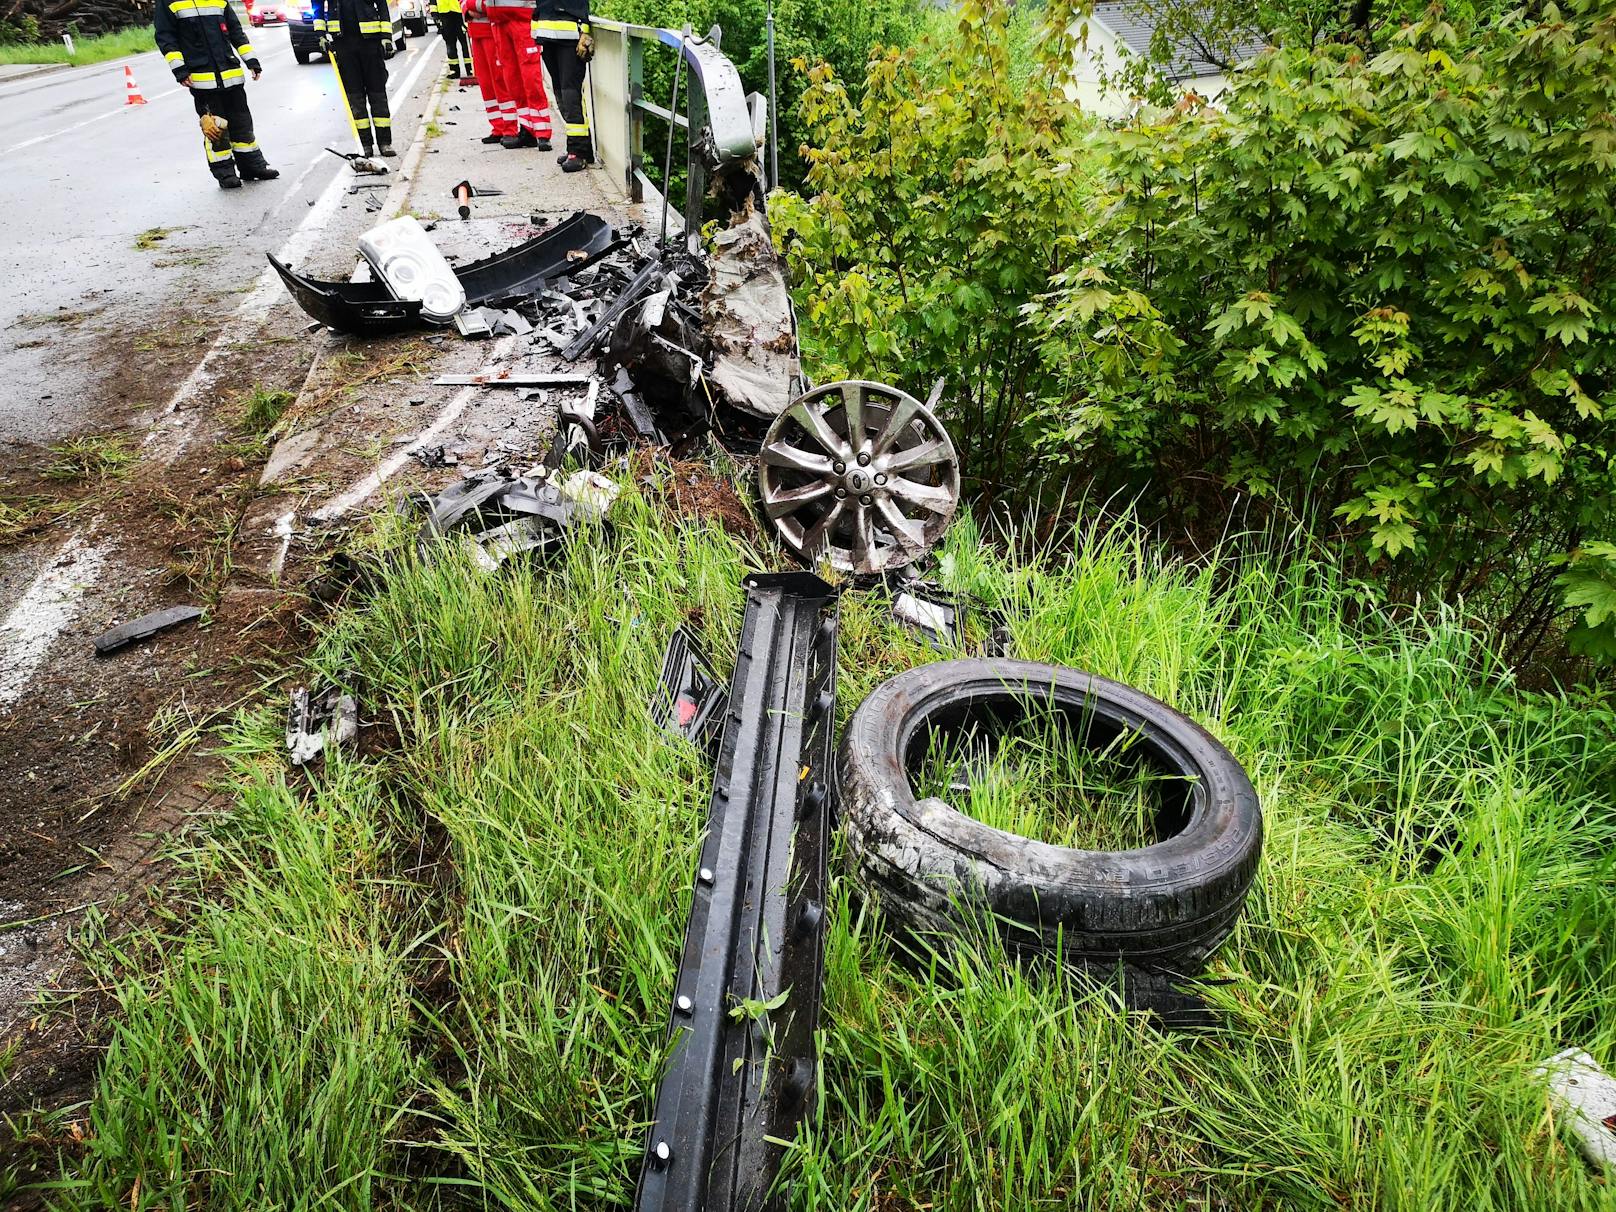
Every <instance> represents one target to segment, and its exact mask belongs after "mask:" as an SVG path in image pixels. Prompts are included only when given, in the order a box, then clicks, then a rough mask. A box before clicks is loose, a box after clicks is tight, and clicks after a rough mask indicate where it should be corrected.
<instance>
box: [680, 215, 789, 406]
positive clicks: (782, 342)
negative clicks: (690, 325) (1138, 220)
mask: <svg viewBox="0 0 1616 1212" xmlns="http://www.w3.org/2000/svg"><path fill="white" fill-rule="evenodd" d="M714 245H715V248H714V252H713V255H712V261H711V267H710V277H709V279H708V283H707V289H706V290H704V291H703V292H702V295H701V313H702V322H703V323H702V327H703V328H704V330H705V331H706V333H707V338H708V341H709V344H710V347H711V353H712V357H711V362H712V368H711V370H710V371H709V372H708V375H707V378H708V380H709V381H710V382H711V383H712V384H713V386H714V387H716V388H717V389H718V390H719V391H720V392H721V393H722V394H723V397H724V399H725V400H726V401H727V402H728V403H729V404H731V405H733V406H734V407H736V408H739V409H740V410H741V411H742V412H749V413H751V414H753V415H754V416H759V417H766V418H769V419H771V420H772V419H773V418H775V417H777V416H779V415H780V414H781V413H782V412H784V411H785V410H786V408H787V406H788V405H790V403H791V401H792V400H793V399H795V398H796V395H797V387H798V384H799V383H800V381H801V374H802V369H801V366H800V365H799V364H798V361H797V331H796V324H795V323H794V321H793V320H792V315H791V294H790V292H789V291H788V290H787V289H786V279H785V274H784V272H783V271H782V270H781V267H780V257H779V255H778V254H777V253H776V252H775V251H774V243H773V241H772V240H771V239H770V238H769V226H768V224H767V223H766V222H765V221H764V218H763V216H762V215H761V214H759V213H758V212H757V211H756V210H749V211H748V212H747V213H746V216H745V218H744V219H742V220H741V221H740V222H739V223H736V224H735V225H734V226H732V227H728V228H726V229H724V230H723V231H721V232H719V233H718V238H717V239H716V240H715V241H714Z"/></svg>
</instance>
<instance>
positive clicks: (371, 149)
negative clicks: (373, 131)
mask: <svg viewBox="0 0 1616 1212" xmlns="http://www.w3.org/2000/svg"><path fill="white" fill-rule="evenodd" d="M359 153H360V155H362V156H364V157H365V159H367V160H368V159H370V158H371V157H372V156H374V155H375V154H376V145H375V144H374V143H372V142H371V141H370V140H369V139H361V140H359Z"/></svg>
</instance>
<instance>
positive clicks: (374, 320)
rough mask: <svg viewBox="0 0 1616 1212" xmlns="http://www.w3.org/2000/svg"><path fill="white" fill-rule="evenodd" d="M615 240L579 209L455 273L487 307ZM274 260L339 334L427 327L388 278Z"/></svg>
mask: <svg viewBox="0 0 1616 1212" xmlns="http://www.w3.org/2000/svg"><path fill="white" fill-rule="evenodd" d="M612 243H613V240H612V228H611V224H609V223H607V222H606V220H605V219H602V218H601V217H600V216H599V215H591V214H588V213H586V212H584V211H579V212H577V213H576V214H574V215H573V216H572V217H571V218H569V219H566V220H565V221H564V222H561V223H558V224H556V226H555V227H553V228H551V229H550V230H548V231H546V232H545V233H544V234H543V235H540V236H535V237H534V238H533V239H531V240H527V241H524V242H523V243H521V244H518V245H516V246H515V247H513V248H508V249H506V250H505V251H504V252H500V253H495V254H494V255H493V256H491V257H485V258H484V259H483V260H481V261H473V262H471V263H469V264H467V265H462V266H460V267H459V268H457V269H455V270H454V275H455V277H456V278H458V279H459V280H460V285H461V287H462V288H463V289H464V290H465V293H466V300H467V304H468V306H469V307H472V308H478V307H485V306H489V305H490V304H497V303H500V302H503V301H505V300H507V299H511V298H525V297H527V296H530V295H533V294H535V293H537V292H538V291H540V290H541V289H543V287H544V284H545V283H546V282H550V281H554V280H555V279H557V278H559V277H561V276H563V275H565V274H572V273H578V272H580V271H581V270H582V269H583V268H584V267H585V266H586V265H590V264H593V263H594V261H595V260H596V259H597V257H598V256H599V255H600V254H602V253H604V252H605V250H606V249H607V248H608V247H609V246H610V245H611V244H612ZM580 254H581V255H580ZM269 263H270V264H271V265H273V266H274V267H275V272H276V273H278V274H280V276H281V281H282V282H284V283H286V289H287V291H288V293H290V294H291V296H292V298H293V300H295V301H296V303H297V305H298V306H299V307H301V308H302V309H303V310H304V311H305V312H307V313H308V314H309V315H311V316H313V317H314V318H315V319H316V320H318V321H320V323H322V324H324V325H325V326H326V327H327V328H330V329H333V330H334V331H336V332H345V333H350V334H352V335H353V336H358V337H375V336H386V335H388V334H391V333H399V332H408V331H410V330H412V329H416V328H420V327H421V326H422V323H423V319H422V315H421V304H420V302H419V301H412V300H408V299H395V298H394V297H393V296H392V295H391V293H389V290H388V288H387V286H386V284H385V283H383V282H380V281H372V282H329V281H323V280H321V279H317V278H310V277H306V276H304V275H302V274H299V273H296V272H295V271H293V269H292V268H291V266H289V265H285V264H283V263H282V262H280V261H277V260H276V259H275V258H274V256H271V257H270V258H269Z"/></svg>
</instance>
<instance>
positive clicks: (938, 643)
mask: <svg viewBox="0 0 1616 1212" xmlns="http://www.w3.org/2000/svg"><path fill="white" fill-rule="evenodd" d="M892 617H893V618H895V619H897V620H898V622H900V623H902V624H903V625H904V626H906V627H911V628H913V629H914V630H915V631H918V632H919V633H920V634H921V635H922V636H923V637H924V638H925V640H926V642H927V643H928V644H930V645H931V646H932V647H933V648H937V649H947V648H953V647H955V646H957V645H958V643H959V638H960V612H959V607H957V606H955V605H954V604H953V603H952V602H949V601H946V600H944V599H943V598H942V597H941V595H940V592H939V591H936V590H935V589H932V587H929V586H928V587H922V586H919V585H915V586H911V587H910V588H908V589H905V590H902V591H900V592H898V593H896V594H894V595H893V596H892Z"/></svg>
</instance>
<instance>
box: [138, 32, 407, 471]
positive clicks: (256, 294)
mask: <svg viewBox="0 0 1616 1212" xmlns="http://www.w3.org/2000/svg"><path fill="white" fill-rule="evenodd" d="M432 59H433V56H432V53H431V48H428V49H427V51H426V53H424V54H422V55H420V56H418V57H417V60H416V64H415V66H414V68H413V69H411V70H410V72H409V73H408V74H407V75H406V76H404V78H403V79H401V80H400V81H399V83H398V87H397V88H396V89H394V90H393V95H392V96H391V97H389V98H388V101H389V107H390V108H391V107H392V106H396V105H397V104H398V102H399V101H401V100H402V99H403V98H404V97H406V96H408V95H409V92H410V90H411V89H413V88H414V87H415V84H416V81H418V80H419V79H420V78H421V73H422V72H423V71H425V70H426V68H427V65H428V64H430V63H431V62H432ZM327 155H329V153H328V152H326V151H325V150H324V149H322V150H321V151H320V152H318V153H317V154H316V155H315V157H314V160H313V161H312V162H311V167H312V165H313V164H317V163H319V161H320V159H321V158H322V157H325V156H327ZM305 175H306V174H305ZM299 179H300V180H301V179H302V178H301V177H300V178H299ZM352 182H353V176H352V174H351V173H348V172H345V171H344V170H343V169H341V168H340V167H339V168H338V169H337V171H336V174H335V175H334V176H333V177H332V178H331V182H330V184H328V185H327V186H326V187H325V190H324V191H323V192H322V193H321V194H320V196H319V198H317V199H316V200H315V203H314V205H313V206H311V207H309V213H308V214H306V215H304V216H303V220H302V222H300V223H299V224H298V225H297V228H296V230H294V231H293V232H292V234H291V236H289V237H288V238H287V241H286V243H285V244H283V245H282V246H281V248H280V251H279V252H278V253H276V255H275V256H276V260H278V261H280V262H281V263H282V264H283V265H296V264H297V263H298V262H299V261H302V260H303V259H304V258H305V257H307V256H308V254H309V251H310V250H311V249H312V248H313V247H314V242H315V241H316V240H318V239H319V238H320V235H321V234H322V233H323V232H324V230H325V227H326V225H327V224H328V223H329V222H330V221H331V216H332V215H333V214H335V213H336V210H337V207H338V206H339V205H341V203H342V199H343V196H344V195H345V194H346V193H347V192H348V186H349V185H350V184H352ZM283 289H284V287H282V285H281V278H280V275H279V274H277V273H276V272H275V270H274V268H273V267H266V268H265V269H264V271H263V273H261V274H259V275H258V281H257V282H256V283H254V284H253V288H252V290H251V291H250V292H249V293H248V294H247V297H246V298H245V299H243V300H242V301H241V305H240V306H239V307H237V308H236V312H235V315H234V316H232V317H231V319H230V322H229V323H227V324H226V325H225V326H224V328H223V329H222V330H221V331H220V333H219V335H218V337H217V338H215V340H214V342H213V344H212V345H210V346H209V347H208V351H207V353H205V354H203V355H202V359H201V360H200V361H199V362H197V364H196V365H195V366H194V367H193V368H192V369H191V373H190V374H189V375H187V376H186V377H185V381H184V382H183V383H181V384H180V385H179V389H178V390H177V391H175V392H174V394H173V395H172V396H170V397H169V400H168V403H167V404H166V405H165V406H164V407H163V415H164V416H173V414H174V413H176V412H178V411H179V409H180V407H181V406H182V405H184V404H185V403H186V401H188V400H189V399H190V398H191V397H192V396H194V395H195V394H196V393H197V392H198V391H199V390H201V389H202V388H204V387H206V386H208V385H209V384H211V383H212V382H213V369H212V367H213V363H214V361H215V360H216V359H217V358H219V357H220V356H221V355H223V354H224V353H225V351H226V350H228V349H229V348H230V347H231V346H233V345H234V344H235V343H236V339H237V327H238V325H240V324H242V323H253V322H256V321H258V320H261V319H262V318H263V317H264V316H265V315H266V314H267V313H268V311H269V309H270V308H271V307H273V306H274V305H275V304H276V303H277V302H278V301H279V300H280V297H281V291H282V290H283ZM177 420H178V418H176V421H177ZM158 432H159V431H158V430H157V429H155V428H154V429H152V431H151V432H150V433H148V434H147V435H146V442H147V443H150V442H151V441H152V440H153V439H154V438H155V437H156V436H157V434H158ZM188 438H189V433H188V432H187V433H186V434H182V435H180V439H179V443H178V445H176V446H175V448H174V449H173V450H172V451H171V452H169V456H168V460H167V461H168V462H170V463H172V462H173V461H174V459H176V458H177V457H179V454H180V452H181V451H183V450H184V449H185V445H186V442H187V440H188Z"/></svg>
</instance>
